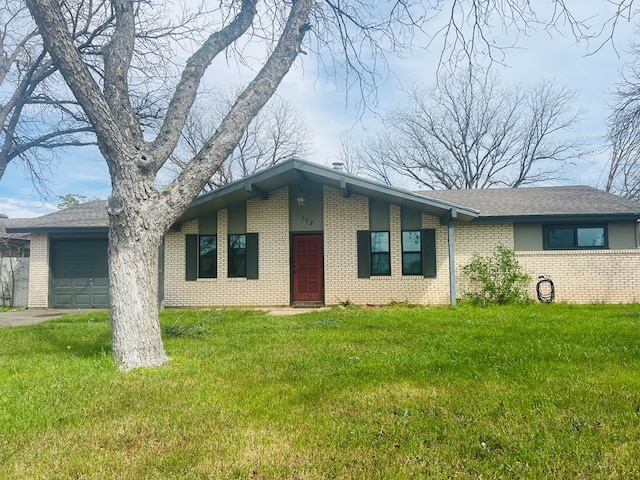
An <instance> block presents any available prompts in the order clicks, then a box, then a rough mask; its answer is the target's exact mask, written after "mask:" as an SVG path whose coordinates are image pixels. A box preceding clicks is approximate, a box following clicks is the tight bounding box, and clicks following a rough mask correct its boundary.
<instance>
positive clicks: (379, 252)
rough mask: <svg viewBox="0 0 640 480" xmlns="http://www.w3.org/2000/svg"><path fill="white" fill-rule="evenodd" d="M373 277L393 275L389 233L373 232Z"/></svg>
mask: <svg viewBox="0 0 640 480" xmlns="http://www.w3.org/2000/svg"><path fill="white" fill-rule="evenodd" d="M371 275H391V255H390V252H389V232H371Z"/></svg>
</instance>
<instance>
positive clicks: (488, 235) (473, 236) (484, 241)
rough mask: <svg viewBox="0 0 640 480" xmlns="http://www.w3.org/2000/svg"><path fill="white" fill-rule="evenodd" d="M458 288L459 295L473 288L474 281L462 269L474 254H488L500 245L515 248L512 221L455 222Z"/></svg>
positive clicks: (460, 296) (461, 295)
mask: <svg viewBox="0 0 640 480" xmlns="http://www.w3.org/2000/svg"><path fill="white" fill-rule="evenodd" d="M454 228H455V230H454V232H455V233H454V235H455V242H456V252H455V255H456V289H457V292H458V294H457V297H458V298H463V297H464V296H465V293H466V292H468V291H470V290H471V289H473V285H472V283H471V282H470V281H469V280H468V279H467V277H466V276H465V274H464V272H463V271H462V269H463V267H464V266H465V265H468V264H469V263H471V261H472V260H473V256H474V254H478V255H488V254H491V253H493V252H494V251H495V248H496V247H497V246H498V245H501V246H503V247H506V248H509V249H513V224H512V223H461V222H456V224H455V227H454Z"/></svg>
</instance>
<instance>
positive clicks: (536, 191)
mask: <svg viewBox="0 0 640 480" xmlns="http://www.w3.org/2000/svg"><path fill="white" fill-rule="evenodd" d="M418 193H420V194H421V195H423V196H425V197H428V198H432V199H434V200H437V201H444V202H449V203H452V204H457V205H461V206H462V205H464V206H465V207H467V208H472V209H476V210H479V211H480V216H479V217H478V219H477V220H476V221H478V220H479V221H483V220H485V221H490V220H503V221H536V220H540V219H545V220H549V219H551V217H553V219H557V220H563V219H564V220H568V219H571V218H574V219H585V220H587V219H599V220H602V219H605V217H606V219H608V220H614V219H626V220H631V219H634V218H636V219H637V218H640V203H639V202H634V201H631V200H627V199H624V198H622V197H618V196H616V195H612V194H609V193H606V192H603V191H601V190H598V189H595V188H592V187H586V186H571V187H527V188H492V189H483V190H429V191H423V192H418ZM4 223H5V226H6V228H7V230H8V231H9V232H10V234H11V233H16V232H37V231H48V232H55V231H58V230H59V231H64V230H68V229H73V230H76V231H86V232H91V231H93V232H98V231H100V232H106V231H107V230H108V226H109V221H108V218H107V211H106V201H105V200H94V201H91V202H87V203H82V204H80V205H75V206H73V207H70V208H67V209H65V210H61V211H59V212H54V213H50V214H48V215H43V216H41V217H37V218H22V219H4Z"/></svg>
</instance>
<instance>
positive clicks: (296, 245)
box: [293, 235, 324, 303]
mask: <svg viewBox="0 0 640 480" xmlns="http://www.w3.org/2000/svg"><path fill="white" fill-rule="evenodd" d="M323 279H324V272H323V268H322V235H294V236H293V302H294V303H295V302H322V301H323Z"/></svg>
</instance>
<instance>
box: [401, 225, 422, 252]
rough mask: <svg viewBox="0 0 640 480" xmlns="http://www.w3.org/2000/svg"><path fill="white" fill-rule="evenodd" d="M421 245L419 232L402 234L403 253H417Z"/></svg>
mask: <svg viewBox="0 0 640 480" xmlns="http://www.w3.org/2000/svg"><path fill="white" fill-rule="evenodd" d="M421 245H422V244H421V242H420V230H415V231H405V232H402V251H403V252H419V251H420V250H421Z"/></svg>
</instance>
